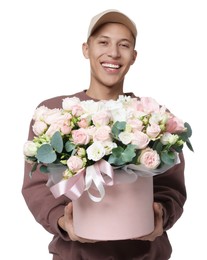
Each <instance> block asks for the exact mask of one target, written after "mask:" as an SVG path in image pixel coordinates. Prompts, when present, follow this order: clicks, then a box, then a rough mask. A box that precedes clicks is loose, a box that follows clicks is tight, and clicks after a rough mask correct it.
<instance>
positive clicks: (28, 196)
mask: <svg viewBox="0 0 207 260" xmlns="http://www.w3.org/2000/svg"><path fill="white" fill-rule="evenodd" d="M59 100H60V99H58V102H56V103H57V104H55V105H59V104H58V103H60V102H59ZM40 105H41V104H40ZM53 105H54V104H53ZM32 124H33V121H32V120H31V123H30V127H29V134H28V140H32V139H33V137H34V134H33V131H32ZM31 168H32V165H31V164H30V163H27V162H25V168H24V179H23V185H22V195H23V197H24V199H25V202H26V204H27V206H28V208H29V210H30V211H31V213H32V215H33V216H34V218H35V219H36V221H37V222H38V223H39V224H41V225H42V226H43V227H44V228H45V229H46V230H47V231H48V232H50V233H52V234H54V235H57V234H58V235H59V236H60V237H62V239H64V240H70V239H69V237H68V235H67V233H66V232H64V231H63V230H61V229H60V228H59V226H58V219H59V218H60V217H61V216H63V215H64V208H65V206H66V205H67V204H68V203H69V202H70V200H69V199H68V198H67V197H65V196H61V197H59V198H57V199H56V198H55V197H54V196H53V194H52V193H51V191H50V190H49V188H48V187H47V186H46V183H47V180H48V176H47V175H46V174H43V173H41V172H40V171H39V169H37V170H36V171H35V172H34V173H33V175H32V178H30V176H29V173H30V171H31Z"/></svg>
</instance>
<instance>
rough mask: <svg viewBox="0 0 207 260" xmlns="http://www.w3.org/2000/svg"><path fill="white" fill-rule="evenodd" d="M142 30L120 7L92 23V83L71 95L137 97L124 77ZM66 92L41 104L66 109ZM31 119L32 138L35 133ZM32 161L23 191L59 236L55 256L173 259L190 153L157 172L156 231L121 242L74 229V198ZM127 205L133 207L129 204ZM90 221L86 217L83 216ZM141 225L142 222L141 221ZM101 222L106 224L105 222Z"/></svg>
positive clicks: (86, 47)
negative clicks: (171, 233) (60, 192)
mask: <svg viewBox="0 0 207 260" xmlns="http://www.w3.org/2000/svg"><path fill="white" fill-rule="evenodd" d="M136 37H137V29H136V25H135V24H134V22H133V21H132V20H131V19H130V18H129V17H127V16H126V15H125V14H123V13H121V12H119V11H117V10H106V11H104V12H103V13H100V14H98V15H96V16H95V17H94V18H93V19H92V20H91V23H90V26H89V30H88V37H87V40H86V42H85V43H83V46H82V49H83V55H84V57H85V58H86V59H89V62H90V69H91V72H90V83H89V86H88V88H85V90H83V91H81V92H78V93H75V94H73V95H71V94H70V95H69V97H78V98H79V99H80V100H95V101H98V100H109V99H114V100H116V99H117V98H118V96H119V95H122V94H124V95H126V96H131V97H135V95H134V94H133V93H131V92H130V93H125V92H124V79H125V76H126V74H127V72H128V71H129V69H130V67H131V65H133V64H134V62H135V60H136V57H137V52H136V50H135V43H136ZM65 97H66V96H58V97H54V98H51V99H47V100H44V101H43V102H41V103H40V104H39V105H38V107H40V106H42V105H44V106H46V107H48V108H52V109H53V108H61V107H62V100H63V99H64V98H65ZM32 124H33V121H32V120H31V124H30V128H29V136H28V140H32V139H33V137H34V133H33V130H32ZM31 167H32V166H31V164H29V163H27V162H25V173H24V182H23V187H22V194H23V196H24V198H25V201H26V203H27V205H28V207H29V209H30V211H31V212H32V214H33V216H34V217H35V219H36V221H37V222H38V223H40V224H41V225H42V226H43V227H44V228H45V229H46V230H47V231H48V232H50V233H52V234H53V235H54V237H53V240H52V241H51V243H50V245H49V252H50V253H51V254H52V255H53V260H69V259H71V260H78V259H83V260H109V259H111V260H132V259H133V260H167V259H169V258H170V256H171V252H172V248H171V245H170V242H169V240H168V237H167V233H166V231H167V230H168V229H169V228H171V227H172V226H173V225H174V224H175V223H176V221H177V220H178V219H179V218H180V216H181V215H182V212H183V206H184V203H185V201H186V188H185V182H184V157H183V154H182V153H180V163H179V164H177V165H175V166H173V167H172V168H171V169H170V170H168V171H166V172H165V174H160V175H157V176H155V177H154V178H153V182H154V204H153V209H154V219H155V226H154V230H153V232H152V233H150V234H148V235H146V236H143V237H139V238H133V239H127V240H118V241H91V240H87V239H84V238H81V237H78V236H77V235H76V234H75V233H74V229H73V214H72V209H73V208H72V202H71V200H70V199H69V198H67V197H65V196H61V197H59V198H56V199H55V198H54V196H53V194H52V193H51V192H50V189H49V188H48V187H47V186H46V183H47V181H48V177H47V175H44V174H42V173H40V171H39V170H38V169H37V173H36V174H35V175H34V176H33V178H32V180H31V179H30V177H29V172H30V171H31ZM126 207H127V205H126ZM83 221H84V219H83ZM140 224H141V223H137V225H140ZM100 225H101V223H100Z"/></svg>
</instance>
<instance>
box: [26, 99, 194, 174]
mask: <svg viewBox="0 0 207 260" xmlns="http://www.w3.org/2000/svg"><path fill="white" fill-rule="evenodd" d="M33 120H34V124H33V126H32V127H33V132H34V138H33V140H28V141H27V142H26V143H25V144H24V156H25V160H26V161H27V162H29V163H32V164H33V167H32V171H31V173H33V172H34V171H35V170H36V168H37V166H40V171H42V172H44V173H45V172H47V167H48V165H51V164H61V165H64V166H65V170H64V173H63V179H68V178H70V177H72V176H74V175H75V174H77V173H78V172H79V171H81V170H83V169H85V168H87V167H88V166H90V165H93V164H95V163H96V162H98V161H100V160H102V159H103V160H105V161H107V162H108V163H109V164H110V165H111V166H114V167H122V166H124V165H127V164H134V165H142V166H143V167H145V168H147V169H149V170H154V169H159V168H160V167H162V166H163V165H173V164H174V163H175V159H176V154H177V153H180V152H181V151H182V149H183V147H184V144H186V145H187V146H188V148H189V149H190V150H192V151H193V148H192V145H191V143H190V140H189V138H190V136H191V134H192V131H191V127H190V125H189V124H188V123H186V122H185V123H184V122H183V121H182V120H181V119H179V118H178V117H176V116H175V115H173V114H172V113H171V112H169V111H168V110H167V109H166V108H165V107H164V106H160V105H159V104H158V102H156V100H154V99H153V98H150V97H142V98H132V97H129V96H119V98H118V99H117V100H116V101H115V100H108V101H93V100H87V101H80V99H79V98H77V97H72V98H70V97H67V98H65V99H63V101H62V108H60V109H59V108H54V109H49V108H47V107H46V106H40V107H38V108H37V109H36V110H35V113H34V116H33Z"/></svg>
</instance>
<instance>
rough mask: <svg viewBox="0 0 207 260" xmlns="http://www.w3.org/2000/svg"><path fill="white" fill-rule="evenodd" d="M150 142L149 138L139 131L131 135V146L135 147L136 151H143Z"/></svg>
mask: <svg viewBox="0 0 207 260" xmlns="http://www.w3.org/2000/svg"><path fill="white" fill-rule="evenodd" d="M149 142H150V139H149V137H148V136H147V135H146V134H145V133H143V132H141V131H135V132H134V133H133V138H132V142H131V143H132V144H134V145H136V146H137V149H144V148H145V147H147V145H148V143H149Z"/></svg>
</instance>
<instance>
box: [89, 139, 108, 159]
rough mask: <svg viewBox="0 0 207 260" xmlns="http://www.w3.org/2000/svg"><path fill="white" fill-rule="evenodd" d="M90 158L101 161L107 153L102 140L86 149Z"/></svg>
mask: <svg viewBox="0 0 207 260" xmlns="http://www.w3.org/2000/svg"><path fill="white" fill-rule="evenodd" d="M86 153H87V155H88V159H89V160H92V161H95V162H97V161H99V160H100V159H101V158H103V157H104V155H105V148H104V146H103V145H102V143H101V142H95V143H93V144H92V145H90V146H89V147H88V148H87V149H86Z"/></svg>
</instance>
